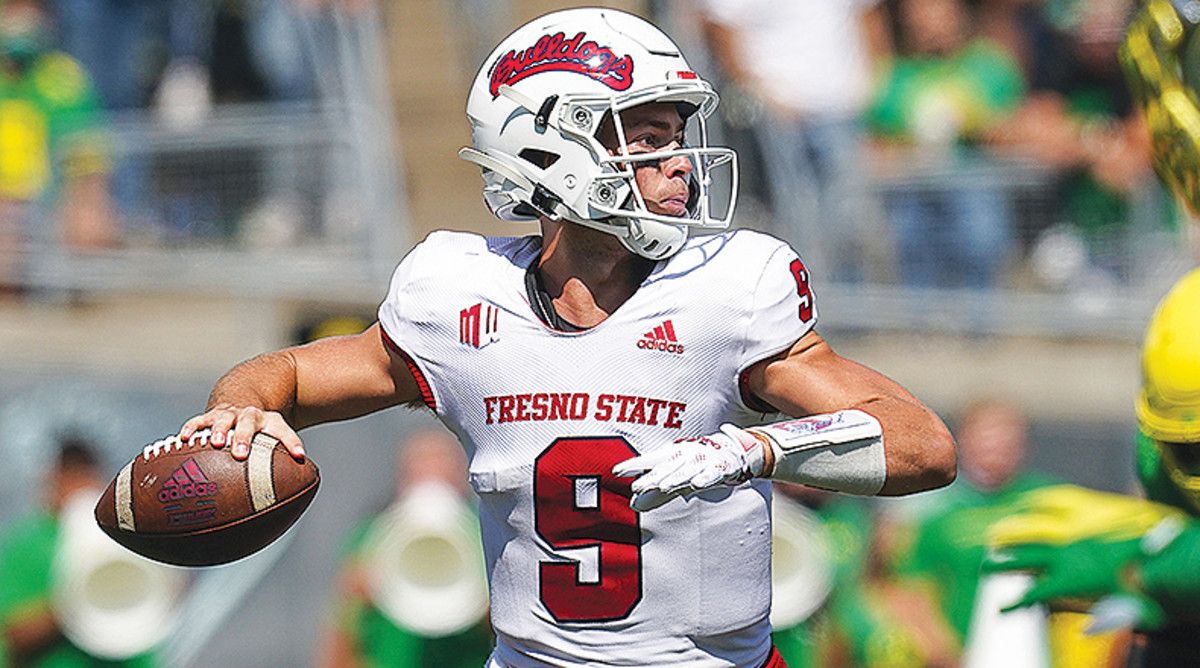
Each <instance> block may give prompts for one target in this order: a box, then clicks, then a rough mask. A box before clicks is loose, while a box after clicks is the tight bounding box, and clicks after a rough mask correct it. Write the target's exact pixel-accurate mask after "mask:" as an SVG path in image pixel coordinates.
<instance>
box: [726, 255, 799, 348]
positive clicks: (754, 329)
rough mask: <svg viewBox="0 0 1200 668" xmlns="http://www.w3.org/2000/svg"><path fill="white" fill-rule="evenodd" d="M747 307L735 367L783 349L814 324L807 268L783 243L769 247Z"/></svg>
mask: <svg viewBox="0 0 1200 668" xmlns="http://www.w3.org/2000/svg"><path fill="white" fill-rule="evenodd" d="M749 309H750V311H749V313H748V317H747V319H746V320H747V326H746V334H745V337H744V339H743V347H742V353H741V359H740V360H739V361H738V369H739V370H745V369H746V368H747V367H749V366H750V365H752V364H754V363H755V362H757V361H759V360H762V359H764V358H767V357H770V356H771V355H774V354H776V353H778V352H781V351H783V350H787V349H788V348H790V347H791V346H792V344H794V343H795V342H796V341H798V340H799V339H800V337H802V336H804V335H805V334H807V333H808V332H809V330H811V329H812V328H813V326H814V325H815V324H816V322H817V307H816V303H815V301H814V298H813V293H812V288H811V286H810V285H809V277H808V269H807V268H806V267H805V266H804V262H803V261H802V260H801V259H800V257H799V256H798V255H797V254H796V252H795V251H793V250H792V249H791V248H790V247H788V246H787V245H786V244H783V243H779V244H778V245H777V246H776V247H775V248H774V249H773V250H772V251H770V255H769V256H768V258H767V261H766V262H765V263H764V266H763V270H762V274H761V275H759V277H758V281H757V284H756V285H755V286H754V289H753V292H752V296H751V299H750V302H749Z"/></svg>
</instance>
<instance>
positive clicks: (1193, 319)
mask: <svg viewBox="0 0 1200 668" xmlns="http://www.w3.org/2000/svg"><path fill="white" fill-rule="evenodd" d="M1137 418H1138V422H1139V423H1140V426H1141V428H1142V431H1144V432H1145V433H1146V435H1147V436H1149V437H1150V438H1152V439H1154V440H1156V441H1163V442H1167V443H1196V444H1197V445H1200V269H1197V270H1193V271H1192V272H1191V273H1190V274H1188V275H1187V276H1185V277H1183V279H1182V280H1180V281H1179V282H1178V283H1176V284H1175V287H1174V288H1172V289H1171V292H1169V293H1168V294H1167V296H1166V297H1164V298H1163V300H1162V301H1161V302H1159V304H1158V309H1157V310H1155V312H1154V317H1153V318H1152V319H1151V320H1150V326H1149V327H1148V328H1147V329H1146V339H1145V342H1144V343H1143V345H1142V391H1141V394H1140V395H1139V396H1138V400H1137Z"/></svg>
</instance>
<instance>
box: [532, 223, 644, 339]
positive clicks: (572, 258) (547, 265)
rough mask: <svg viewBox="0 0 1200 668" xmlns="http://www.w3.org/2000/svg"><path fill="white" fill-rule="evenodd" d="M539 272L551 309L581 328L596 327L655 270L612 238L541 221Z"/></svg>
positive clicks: (580, 228) (594, 232)
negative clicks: (550, 301) (551, 304)
mask: <svg viewBox="0 0 1200 668" xmlns="http://www.w3.org/2000/svg"><path fill="white" fill-rule="evenodd" d="M542 234H543V236H542V239H543V241H542V255H541V257H540V258H538V273H539V274H540V276H541V281H542V285H543V286H545V289H546V292H547V293H548V294H549V295H550V297H551V299H552V300H553V304H554V310H555V311H556V312H557V313H558V315H559V316H560V317H562V318H563V319H564V320H566V321H567V322H569V323H571V324H573V325H576V326H579V327H584V328H586V327H595V326H596V325H598V324H600V323H601V322H604V320H605V319H607V318H608V316H609V315H611V314H612V313H613V312H614V311H616V310H617V308H618V307H620V306H621V304H624V303H625V302H626V301H627V300H628V299H629V298H630V297H632V296H633V293H634V292H636V291H637V289H638V286H640V285H641V284H642V281H644V280H645V279H646V276H647V275H649V274H650V271H651V270H652V269H653V268H654V264H655V263H654V261H653V260H648V259H646V258H644V257H641V256H639V255H635V254H634V253H631V252H629V250H628V249H626V248H625V247H624V246H623V245H621V242H620V240H618V239H617V238H616V237H614V236H612V235H610V234H605V233H604V232H600V231H598V230H593V229H589V228H586V227H583V226H580V225H574V224H571V223H552V222H549V221H545V222H543V225H542Z"/></svg>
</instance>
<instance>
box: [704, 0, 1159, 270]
mask: <svg viewBox="0 0 1200 668" xmlns="http://www.w3.org/2000/svg"><path fill="white" fill-rule="evenodd" d="M702 4H703V6H704V12H705V13H704V16H703V18H702V23H701V32H702V34H703V36H704V39H705V41H706V43H707V44H708V46H709V50H710V51H711V54H712V56H713V60H714V62H715V63H716V65H717V69H718V70H719V71H720V72H721V74H722V76H723V78H724V79H725V83H724V85H725V87H726V92H725V94H724V95H723V98H724V99H725V100H728V101H731V102H732V104H729V105H727V106H726V110H725V113H726V118H727V121H728V124H729V125H730V126H732V128H733V133H732V134H733V138H734V140H735V142H736V143H737V144H738V148H739V149H740V153H741V154H742V155H743V157H744V159H747V160H746V161H747V162H750V163H751V165H750V166H748V167H747V169H748V170H751V172H752V173H753V174H754V176H753V177H751V178H748V179H746V183H747V184H748V188H747V189H748V191H749V192H747V193H744V194H747V195H750V196H752V197H755V196H756V197H757V198H758V199H759V200H761V201H763V202H766V203H767V204H768V205H769V207H770V213H771V215H770V216H769V217H768V218H769V219H770V221H772V222H769V223H767V224H766V227H768V229H769V230H770V231H773V232H775V233H776V234H779V235H781V236H784V237H787V238H788V239H789V240H790V241H792V242H793V244H795V245H796V247H797V248H799V249H801V252H802V253H804V254H805V256H806V260H807V261H809V262H810V263H813V264H814V265H815V266H816V267H817V269H815V271H816V272H817V273H816V275H821V276H828V277H831V278H832V279H834V280H843V281H858V280H883V281H889V282H891V281H894V282H898V283H900V284H903V285H909V286H914V287H940V288H980V287H993V286H997V285H1016V286H1019V287H1044V288H1065V287H1081V284H1086V286H1087V287H1091V288H1094V287H1097V282H1099V285H1105V284H1109V283H1113V282H1117V281H1125V280H1128V279H1129V278H1130V276H1131V274H1133V273H1136V270H1137V268H1136V267H1134V266H1133V262H1134V260H1135V259H1136V258H1134V257H1132V256H1131V247H1132V245H1133V244H1131V243H1130V242H1131V240H1132V239H1134V238H1135V235H1141V236H1143V237H1147V236H1149V235H1152V234H1156V233H1163V234H1166V235H1169V234H1170V231H1171V230H1172V229H1174V227H1175V226H1176V220H1177V218H1178V215H1177V214H1176V210H1175V207H1174V205H1173V203H1172V202H1171V201H1170V200H1169V198H1167V196H1165V195H1164V194H1162V192H1161V190H1160V189H1158V188H1157V186H1156V185H1155V184H1154V179H1153V174H1152V172H1151V170H1150V160H1149V139H1148V135H1147V133H1146V132H1145V129H1144V127H1143V119H1142V118H1141V115H1140V114H1139V113H1138V111H1137V110H1136V109H1135V108H1134V106H1133V104H1132V103H1131V99H1130V95H1129V92H1128V88H1127V85H1126V83H1125V81H1124V78H1123V76H1122V73H1121V69H1120V66H1119V62H1118V58H1117V46H1118V44H1119V42H1120V39H1121V37H1122V35H1123V33H1124V28H1125V26H1126V25H1127V23H1128V21H1129V19H1130V17H1131V15H1132V12H1133V11H1134V10H1135V9H1136V3H1135V2H1133V0H1091V1H1086V2H1085V1H1082V0H988V1H980V0H882V1H872V0H831V1H830V2H823V3H780V2H769V1H768V0H707V1H706V2H704V3H702ZM683 11H687V10H686V9H685V10H683ZM799 65H810V66H799ZM735 91H736V92H735ZM755 184H758V187H757V188H755Z"/></svg>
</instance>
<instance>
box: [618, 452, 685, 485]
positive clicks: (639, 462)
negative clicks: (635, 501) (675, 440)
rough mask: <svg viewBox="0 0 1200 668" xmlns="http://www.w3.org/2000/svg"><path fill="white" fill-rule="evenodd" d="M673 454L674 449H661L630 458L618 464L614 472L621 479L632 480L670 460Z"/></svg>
mask: <svg viewBox="0 0 1200 668" xmlns="http://www.w3.org/2000/svg"><path fill="white" fill-rule="evenodd" d="M673 454H674V448H661V449H659V450H655V451H654V452H651V453H648V454H644V455H639V456H637V457H630V458H629V459H626V460H625V461H623V462H617V464H616V466H614V467H613V468H612V472H613V475H615V476H617V477H619V478H632V477H633V476H636V475H639V474H642V473H645V472H646V471H649V470H650V469H653V468H654V467H655V466H657V465H658V464H659V463H660V462H662V461H665V460H667V459H670V457H671V455H673Z"/></svg>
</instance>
